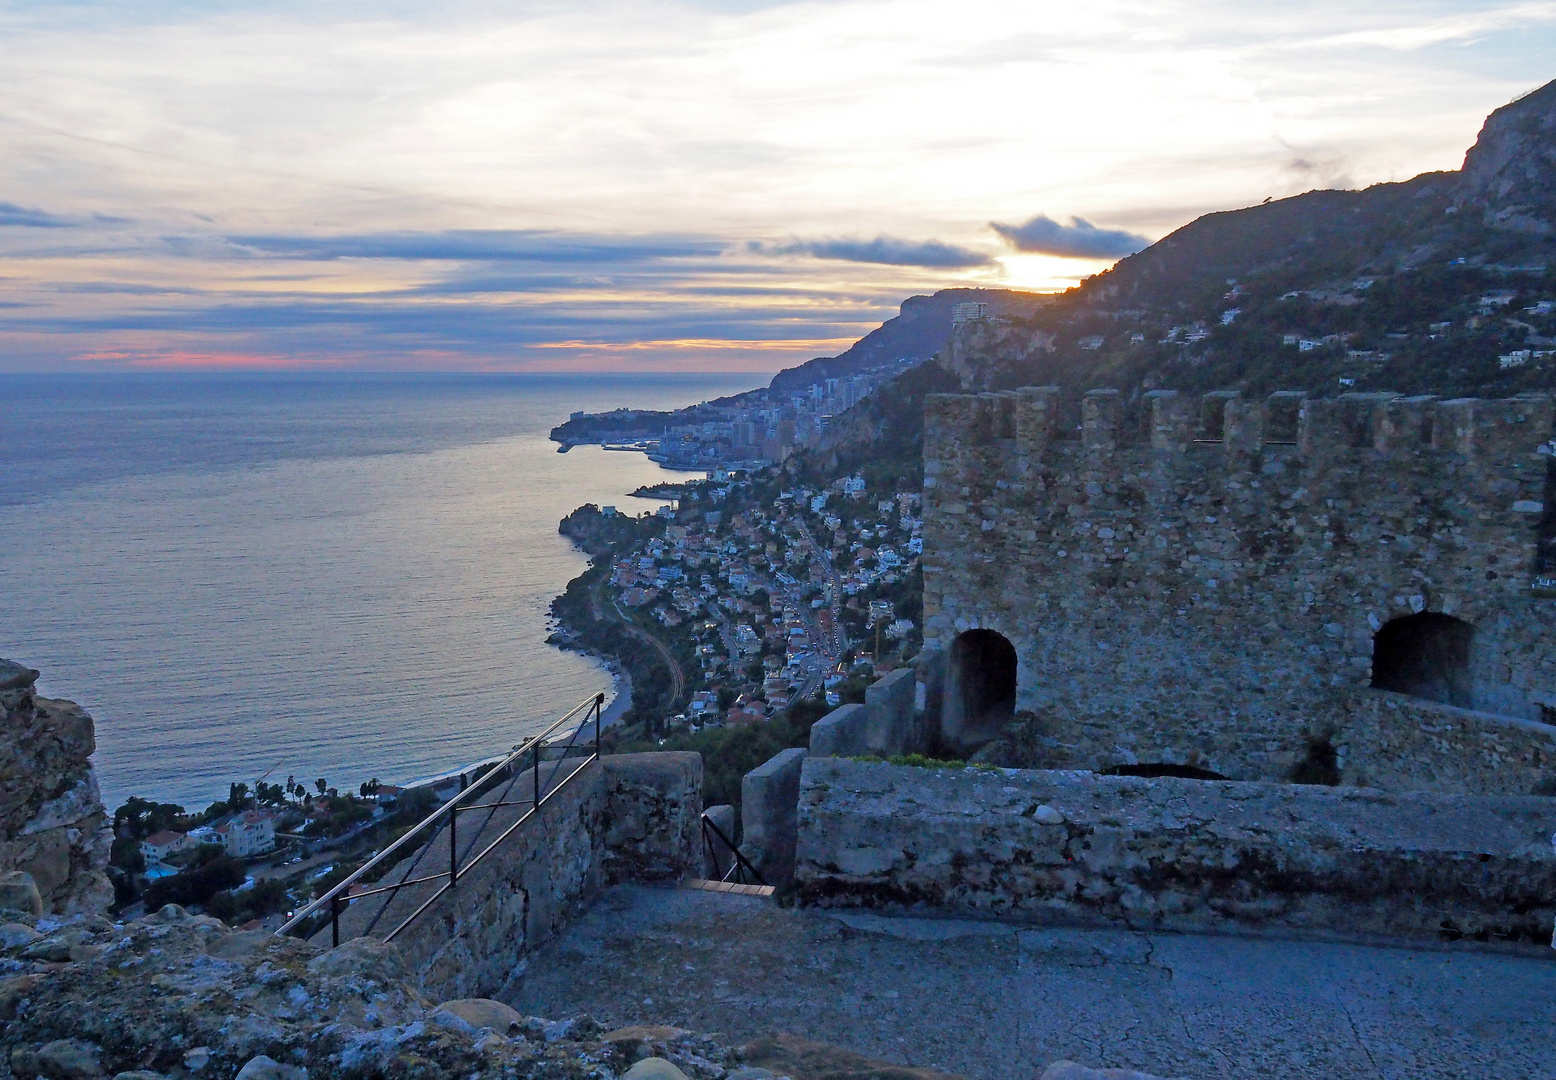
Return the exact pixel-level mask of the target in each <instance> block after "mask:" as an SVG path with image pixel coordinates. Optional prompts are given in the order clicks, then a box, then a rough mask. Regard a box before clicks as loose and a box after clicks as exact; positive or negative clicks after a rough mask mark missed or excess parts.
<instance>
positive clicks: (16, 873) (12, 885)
mask: <svg viewBox="0 0 1556 1080" xmlns="http://www.w3.org/2000/svg"><path fill="white" fill-rule="evenodd" d="M0 908H8V909H10V910H13V911H25V912H27V913H28V914H30V915H32V916H33V917H34V918H37V917H38V916H40V915H42V914H43V896H42V894H41V893H40V892H39V891H38V883H37V882H36V881H34V880H33V878H32V875H31V874H29V873H27V872H26V871H23V870H8V871H6V872H5V873H3V874H0Z"/></svg>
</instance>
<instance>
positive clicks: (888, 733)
mask: <svg viewBox="0 0 1556 1080" xmlns="http://www.w3.org/2000/svg"><path fill="white" fill-rule="evenodd" d="M914 674H915V673H914V670H913V669H912V668H898V669H896V670H895V671H888V672H887V673H886V674H885V675H883V676H881V677H880V678H879V679H877V680H875V682H873V683H871V684H870V685H869V686H868V687H866V688H865V692H864V706H865V710H866V711H867V712H868V713H869V718H868V719H867V720H866V728H867V731H866V735H865V741H866V744H867V745H868V746H869V750H868V751H867V752H868V753H871V754H879V755H880V756H882V757H895V756H896V755H898V754H906V753H910V752H912V751H915V750H919V749H921V748H922V747H921V741H922V740H921V738H920V735H919V730H918V723H917V720H916V718H915V715H914V712H913V697H914V689H915V687H916V685H917V683H916V681H915V678H914Z"/></svg>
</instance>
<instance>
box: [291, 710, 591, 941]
mask: <svg viewBox="0 0 1556 1080" xmlns="http://www.w3.org/2000/svg"><path fill="white" fill-rule="evenodd" d="M604 704H605V695H604V694H600V693H596V694H594V695H593V696H592V697H588V698H585V699H584V700H583V701H581V702H579V703H578V704H577V705H575V706H574V707H573V708H571V709H569V710H568V711H567V713H566V714H564V715H563V716H562V717H560V718H559V719H558V720H556V721H555V722H553V723H552V724H551V725H550V726H549V727H548V728H546V729H545V730H544V731H542V732H540V733H539V734H537V735H534V736H532V737H531V738H529V739H527V740H525V741H524V742H522V743H520V744H519V745H517V746H515V747H514V748H513V750H512V752H511V753H509V754H508V755H507V756H506V757H505V758H503V759H502V760H501V761H500V762H498V763H497V764H495V765H494V766H493V767H492V768H491V769H489V770H488V771H487V773H486V774H485V775H482V776H478V777H476V778H475V779H476V781H477V782H475V783H472V782H471V777H470V776H469V775H468V774H466V773H463V772H462V773H460V774H459V788H460V790H459V794H457V795H455V796H454V797H453V798H451V799H449V800H448V801H447V802H446V803H445V804H444V805H443V806H441V807H439V808H437V809H435V810H433V811H432V812H431V813H430V814H429V815H428V816H427V817H425V818H423V819H422V821H421V823H420V824H418V825H417V826H415V827H414V828H411V829H409V830H407V831H406V832H405V833H403V834H401V835H400V836H399V838H397V839H396V840H395V841H394V842H393V843H391V844H389V846H388V847H386V848H384V849H383V850H382V851H379V852H377V853H376V854H374V855H373V856H372V858H370V859H368V861H367V862H366V863H364V864H363V865H362V866H360V867H358V868H357V869H356V870H354V871H352V873H350V874H349V875H347V876H346V878H345V880H343V881H341V882H340V883H338V884H337V885H335V886H334V887H333V888H332V889H330V890H329V891H328V892H327V893H326V894H325V895H323V896H321V897H319V898H318V899H317V900H314V901H313V902H312V903H310V904H307V905H306V906H304V907H303V909H302V910H300V911H297V912H295V913H294V914H293V915H292V916H291V917H290V918H289V919H288V920H287V921H286V922H285V923H284V924H282V926H281V927H280V929H278V930H277V931H276V934H277V935H280V936H284V935H287V934H290V933H293V932H306V929H305V928H306V927H307V926H308V925H309V924H310V920H312V919H316V918H317V917H318V916H319V915H320V914H323V912H324V909H325V908H326V906H327V907H328V908H329V914H328V918H329V922H330V940H331V943H332V944H331V947H332V948H333V947H338V946H339V945H340V938H341V934H340V915H341V912H342V911H343V910H344V909H345V908H347V907H350V906H351V903H352V901H353V899H366V898H367V897H369V896H379V895H383V896H386V897H387V899H386V900H385V901H384V907H383V908H381V909H380V910H379V912H378V915H375V916H373V918H372V920H371V921H370V922H369V924H368V929H367V931H366V932H368V933H371V932H372V927H373V926H374V925H376V924H377V921H378V918H379V917H380V916H382V915H383V914H384V911H385V910H387V907H388V904H389V903H390V902H392V901H393V900H394V898H395V897H397V896H398V895H399V894H400V890H401V889H403V888H406V887H409V886H413V885H422V884H426V883H429V882H435V881H438V880H440V879H442V878H443V877H444V876H445V875H444V874H443V873H442V872H438V873H433V874H430V875H427V876H422V877H414V878H413V877H411V876H410V875H411V874H412V872H414V870H415V866H416V864H417V863H418V862H419V861H420V859H421V855H418V856H417V857H416V860H415V861H413V862H412V864H411V865H410V867H409V868H408V869H407V870H406V871H405V873H404V874H403V875H402V878H401V880H399V881H395V882H392V883H390V884H387V885H382V886H379V887H377V888H367V887H366V885H367V884H369V883H371V882H373V881H374V880H375V878H374V877H373V876H371V875H373V874H374V873H375V871H376V873H377V875H380V876H381V875H382V874H383V873H384V872H385V870H387V869H388V867H389V866H392V865H393V863H392V862H389V860H391V859H393V858H394V857H395V855H396V853H401V852H407V851H412V850H415V849H416V848H418V847H422V850H423V852H424V853H430V851H431V846H432V843H433V839H434V837H435V836H436V833H437V832H438V831H439V823H438V818H439V817H440V816H442V815H443V814H447V815H448V825H449V830H448V831H449V868H448V873H447V878H448V881H447V883H446V884H445V885H444V886H443V887H442V888H441V889H438V890H436V891H434V892H433V893H432V895H431V896H429V897H427V898H426V899H425V900H424V901H423V902H422V903H421V905H420V906H419V907H417V908H416V910H415V911H413V912H412V913H411V914H410V916H409V917H407V918H406V919H405V920H404V921H403V922H402V923H401V924H400V925H399V926H398V927H396V928H395V929H394V930H393V931H391V932H390V933H389V934H388V935H387V936H386V937H385V938H384V939H383V940H385V941H392V940H394V938H395V937H396V935H398V934H399V933H400V931H402V930H404V929H405V928H406V927H407V926H409V925H411V923H413V922H415V921H416V919H417V918H419V917H420V916H421V915H422V914H423V913H424V912H425V911H426V910H427V909H428V908H429V907H430V906H431V905H432V904H433V903H434V902H435V901H436V900H437V898H438V897H439V896H441V895H442V894H443V893H444V892H446V891H447V890H449V889H451V888H453V887H454V886H455V885H456V884H457V883H458V880H459V875H460V873H461V871H460V865H459V844H458V839H459V833H458V814H459V813H460V812H461V811H464V810H476V809H484V810H488V811H490V812H495V811H496V810H497V809H499V808H500V807H505V806H521V805H523V804H522V803H521V802H509V801H506V795H499V796H498V797H497V799H496V800H495V801H494V802H492V803H490V804H487V803H478V802H475V801H473V800H475V799H476V798H478V797H479V796H480V795H481V793H482V783H484V782H485V781H488V780H497V779H500V778H501V777H503V776H509V777H512V782H517V780H518V776H517V775H515V773H514V770H515V769H516V768H517V767H518V765H519V764H520V763H521V762H522V761H523V760H524V758H525V757H529V758H530V760H531V762H532V765H533V767H534V771H535V776H534V803H533V804H532V805H531V807H530V808H529V809H528V810H527V811H525V812H524V813H522V814H521V815H520V816H519V819H518V820H517V821H515V822H513V824H511V825H509V826H508V827H507V828H506V829H505V830H503V832H502V833H501V835H499V836H498V837H497V838H496V839H494V840H492V841H491V842H490V843H488V844H486V846H485V847H484V848H482V849H481V850H480V851H479V852H478V853H476V854H475V855H474V857H473V858H472V859H471V861H470V865H471V867H474V866H475V865H476V864H477V863H479V862H480V861H481V860H482V859H484V858H486V856H487V855H489V854H491V853H492V851H493V850H495V849H496V848H497V846H498V845H499V844H501V843H502V842H503V841H505V840H506V839H507V838H508V837H509V836H511V835H513V833H514V832H515V830H517V829H519V828H520V827H521V826H523V825H524V824H525V823H526V822H527V821H529V819H530V818H531V817H532V816H534V815H535V814H537V813H538V812H539V810H540V805H541V802H542V798H543V787H542V785H541V781H540V765H541V754H540V751H541V747H542V746H544V745H546V744H547V737H548V736H550V735H551V734H552V733H554V732H556V731H557V730H559V729H560V728H562V727H563V726H564V725H565V724H568V723H570V722H574V721H575V718H576V717H577V716H578V715H579V714H580V713H584V714H585V717H584V720H583V721H582V722H576V724H575V727H574V728H573V733H572V736H571V737H570V738H569V739H568V742H567V744H566V746H564V747H563V754H562V756H563V757H564V758H565V757H566V756H567V752H568V750H569V749H571V748H572V747H573V745H574V744H575V743H576V742H577V739H578V736H579V735H580V734H582V733H583V728H584V724H586V723H587V722H588V716H587V712H586V710H588V709H589V708H590V707H591V706H592V707H593V708H594V731H595V756H596V757H598V756H599V749H600V748H599V741H600V735H601V729H602V726H603V718H602V713H603V711H604ZM559 765H560V763H559ZM582 772H583V768H582V767H579V768H577V769H573V770H572V771H570V772H569V773H568V774H567V775H566V776H564V777H562V778H561V779H560V781H559V782H558V784H557V787H558V788H561V787H565V786H566V785H567V784H568V783H570V782H571V781H572V780H573V779H575V778H577V777H578V776H579V774H580V773H582ZM509 790H512V789H511V787H510V788H509ZM518 798H520V799H522V795H521V794H520V795H518ZM490 820H491V819H490V813H489V814H488V817H487V821H486V822H483V823H481V824H480V825H479V826H478V827H477V829H476V833H475V837H474V838H473V839H472V840H471V843H472V845H474V844H475V843H476V841H477V840H480V839H481V833H482V831H483V830H484V829H485V828H486V825H487V823H489V822H490ZM423 845H426V846H425V847H423ZM471 850H472V852H474V851H475V848H474V847H472V848H471ZM386 863H387V864H388V865H385V864H386ZM380 867H382V869H380ZM358 890H360V891H361V895H360V896H353V893H354V892H356V891H358ZM299 928H303V929H302V930H301V931H299ZM320 929H322V927H321V928H320Z"/></svg>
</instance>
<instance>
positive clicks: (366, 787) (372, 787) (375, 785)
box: [358, 776, 383, 799]
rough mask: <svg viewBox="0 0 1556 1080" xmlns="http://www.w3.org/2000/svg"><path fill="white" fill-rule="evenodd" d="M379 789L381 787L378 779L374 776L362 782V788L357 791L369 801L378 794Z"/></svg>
mask: <svg viewBox="0 0 1556 1080" xmlns="http://www.w3.org/2000/svg"><path fill="white" fill-rule="evenodd" d="M381 787H383V785H382V784H381V783H379V781H378V777H376V776H375V777H373V778H372V779H371V780H364V781H362V786H361V788H359V789H358V790H360V791H361V793H362V797H363V798H364V799H371V798H373V797H374V796H376V795H377V794H378V789H379V788H381Z"/></svg>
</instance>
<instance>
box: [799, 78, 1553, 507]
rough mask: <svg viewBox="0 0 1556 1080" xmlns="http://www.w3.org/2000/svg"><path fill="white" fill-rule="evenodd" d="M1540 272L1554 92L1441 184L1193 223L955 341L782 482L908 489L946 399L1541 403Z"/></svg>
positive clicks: (1543, 314)
mask: <svg viewBox="0 0 1556 1080" xmlns="http://www.w3.org/2000/svg"><path fill="white" fill-rule="evenodd" d="M1553 256H1556V82H1553V83H1550V84H1548V85H1546V86H1544V87H1542V88H1540V89H1539V90H1537V91H1535V92H1533V93H1531V94H1529V95H1527V96H1525V97H1523V98H1520V99H1519V100H1517V101H1515V102H1513V103H1511V104H1509V105H1507V106H1505V107H1503V108H1501V109H1498V110H1497V111H1496V112H1494V113H1492V114H1491V116H1490V117H1488V118H1487V120H1486V123H1485V125H1484V127H1483V128H1482V130H1481V132H1480V136H1479V138H1478V139H1477V141H1476V143H1475V145H1474V146H1473V147H1471V148H1470V150H1469V151H1468V153H1467V154H1466V156H1465V163H1464V167H1463V168H1462V169H1461V170H1459V171H1457V172H1436V173H1425V174H1422V175H1420V176H1417V177H1415V178H1414V179H1411V180H1408V181H1405V182H1403V183H1395V184H1378V185H1375V186H1373V187H1369V188H1366V189H1364V190H1361V191H1311V192H1307V193H1306V194H1303V195H1298V196H1295V197H1293V198H1288V199H1282V200H1279V201H1273V202H1269V203H1266V204H1264V205H1261V206H1254V207H1248V208H1245V209H1241V210H1230V211H1225V212H1222V213H1215V214H1207V215H1205V216H1204V217H1201V218H1198V219H1197V220H1195V221H1193V222H1190V223H1189V224H1188V225H1185V226H1184V227H1183V228H1181V229H1178V230H1177V231H1176V232H1174V233H1172V234H1170V235H1169V236H1166V237H1164V238H1163V239H1162V240H1160V241H1159V242H1157V243H1156V244H1153V245H1152V246H1150V247H1149V248H1146V249H1145V250H1143V251H1141V252H1139V253H1138V254H1135V255H1132V256H1130V257H1129V258H1126V259H1124V260H1122V261H1120V262H1119V263H1118V264H1117V265H1116V266H1115V267H1113V268H1112V269H1111V270H1109V271H1107V272H1105V273H1102V274H1099V275H1097V276H1095V277H1093V278H1090V279H1088V280H1087V281H1085V282H1084V283H1083V284H1081V285H1080V286H1078V287H1077V288H1075V289H1071V290H1069V291H1068V292H1066V293H1063V294H1061V295H1059V296H1056V297H1053V298H1052V299H1051V300H1050V301H1049V302H1048V303H1046V304H1043V305H1041V306H1039V307H1037V308H1036V309H1034V310H1033V311H1032V312H1031V314H1029V315H1020V314H1012V315H1009V316H1006V317H1004V318H991V319H988V320H984V321H981V322H977V323H973V324H970V325H968V326H967V327H965V328H963V329H962V330H961V331H959V332H958V333H957V334H956V336H955V338H954V340H953V341H952V342H951V344H950V346H949V347H948V348H947V349H945V350H944V351H943V352H941V354H940V355H939V356H938V357H937V359H936V361H935V363H933V364H930V365H924V366H923V367H921V368H920V369H917V370H916V371H914V372H913V373H911V378H908V377H903V378H899V379H898V380H897V381H896V382H894V383H892V384H889V385H888V387H886V388H883V392H881V393H878V394H877V395H875V396H873V397H872V398H871V399H870V400H869V401H868V402H866V403H865V404H864V405H863V406H861V408H860V409H858V410H851V412H850V415H849V416H847V417H845V418H844V419H845V420H846V421H847V422H846V423H844V424H839V425H838V428H837V430H836V431H835V432H831V433H829V438H828V439H827V440H826V442H825V444H824V445H823V446H821V447H818V448H817V450H816V451H813V452H811V453H810V454H807V455H806V456H805V458H804V459H803V460H802V461H801V462H800V463H798V467H800V468H802V469H805V470H807V471H811V472H816V473H824V472H826V471H828V470H830V469H833V468H837V467H846V466H849V465H853V466H855V467H857V466H858V465H859V464H860V463H863V462H866V461H868V460H870V455H871V453H872V452H874V453H875V456H876V460H879V461H880V462H881V465H882V467H896V468H897V471H898V472H899V473H901V474H902V475H901V480H902V482H903V483H905V484H911V483H912V482H913V480H914V479H915V477H914V476H913V475H911V473H912V468H911V467H910V466H907V465H898V464H896V463H900V462H907V461H910V460H911V458H912V457H913V454H914V453H915V452H916V450H917V447H918V441H919V439H920V438H921V429H922V418H921V413H922V399H923V393H924V392H934V391H935V390H939V389H942V388H943V387H944V386H945V385H946V384H947V383H950V384H951V385H953V386H959V387H961V388H962V389H967V390H999V389H1009V388H1014V387H1017V386H1027V385H1058V386H1060V387H1063V388H1065V389H1067V390H1069V391H1071V393H1070V394H1068V395H1067V398H1069V399H1070V400H1071V401H1073V399H1074V398H1075V397H1076V396H1077V394H1078V392H1080V391H1084V390H1088V389H1092V388H1095V387H1103V386H1108V387H1117V388H1118V389H1120V390H1122V391H1124V394H1125V402H1126V409H1130V410H1133V409H1136V408H1138V403H1139V401H1140V395H1141V394H1142V393H1143V392H1144V391H1147V390H1151V389H1158V388H1161V389H1177V390H1183V391H1185V392H1204V391H1208V390H1219V389H1236V390H1242V391H1243V392H1245V393H1248V394H1265V393H1269V392H1271V391H1274V390H1281V389H1288V390H1306V391H1308V392H1309V393H1312V394H1317V395H1323V396H1333V395H1335V394H1339V393H1347V392H1353V391H1367V390H1393V391H1398V392H1401V393H1432V394H1439V395H1442V396H1447V397H1454V396H1488V397H1489V396H1505V395H1512V394H1517V393H1522V392H1528V391H1549V390H1551V389H1552V388H1553V387H1556V276H1553V275H1552V274H1550V273H1549V272H1548V268H1549V267H1551V266H1552V264H1553V262H1556V259H1553ZM855 413H857V415H855ZM875 440H884V445H881V446H879V447H874V448H872V447H871V443H872V442H873V441H875ZM879 451H884V453H881V452H879ZM888 462H890V463H892V464H891V465H889V466H888Z"/></svg>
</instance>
